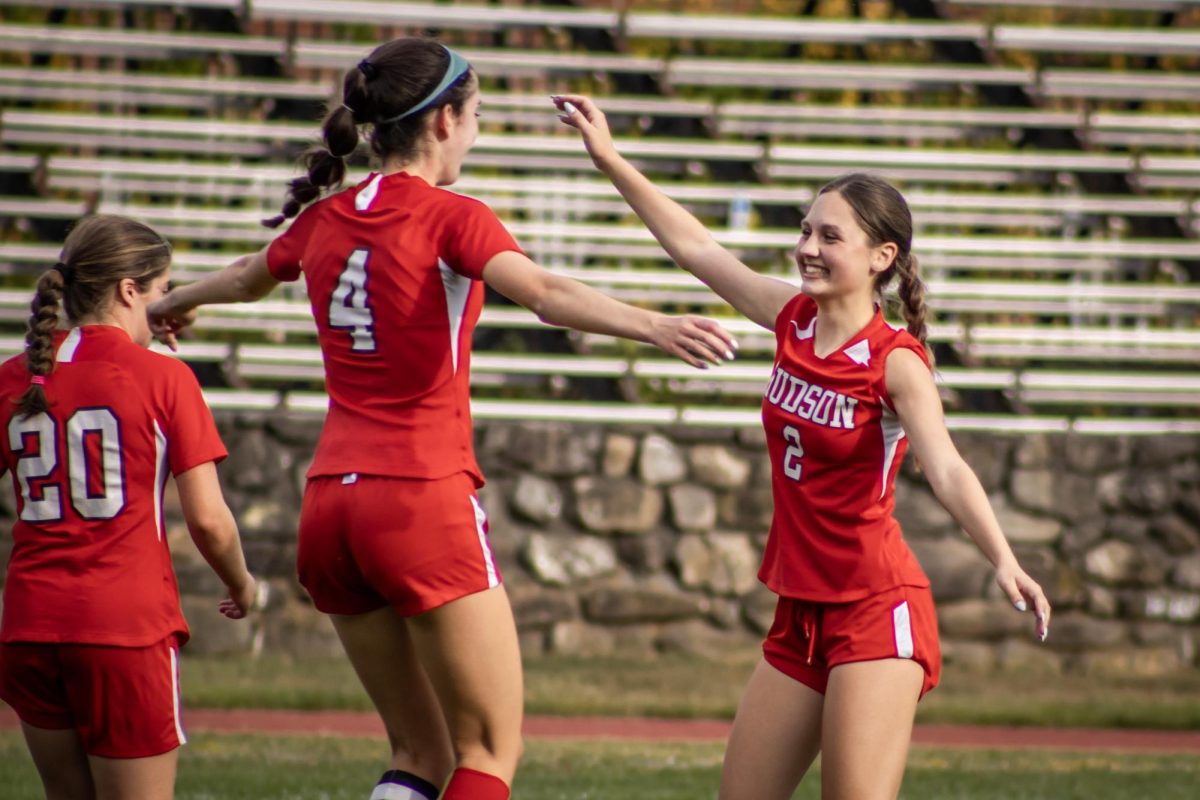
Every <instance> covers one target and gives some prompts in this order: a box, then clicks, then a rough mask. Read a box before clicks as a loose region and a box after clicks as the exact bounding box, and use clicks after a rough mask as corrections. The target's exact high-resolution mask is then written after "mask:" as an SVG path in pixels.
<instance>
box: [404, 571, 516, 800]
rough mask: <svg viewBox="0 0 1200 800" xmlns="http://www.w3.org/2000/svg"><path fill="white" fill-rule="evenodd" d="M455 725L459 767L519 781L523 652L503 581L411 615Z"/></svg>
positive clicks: (420, 652) (425, 658)
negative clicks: (420, 613)
mask: <svg viewBox="0 0 1200 800" xmlns="http://www.w3.org/2000/svg"><path fill="white" fill-rule="evenodd" d="M408 623H409V629H410V630H411V632H412V637H413V642H414V643H415V644H416V650H417V653H418V655H419V656H420V659H421V662H422V663H423V664H424V665H425V672H426V674H428V675H429V676H430V678H431V679H432V681H433V686H434V689H435V691H436V692H437V696H438V699H439V700H440V701H441V707H442V709H443V710H444V711H445V714H446V721H447V723H448V724H449V728H450V736H451V740H452V741H453V743H454V753H455V756H456V758H457V766H459V767H467V768H469V769H473V770H478V771H479V772H485V773H487V774H489V775H494V776H496V777H498V778H500V779H501V780H503V781H504V782H505V783H506V784H508V785H509V786H511V785H512V780H513V775H514V773H515V772H516V769H517V761H518V760H520V757H521V747H522V745H521V716H522V711H523V704H524V699H523V690H522V682H521V652H520V649H519V647H518V645H517V627H516V623H515V622H514V621H513V615H512V608H511V607H510V606H509V604H508V594H507V593H506V592H505V591H504V587H503V586H497V587H496V588H494V589H488V590H487V591H483V592H478V593H476V594H472V595H468V596H466V597H463V598H460V599H458V600H455V601H454V602H451V603H447V604H446V605H444V606H442V607H440V608H436V609H434V610H433V611H430V612H428V613H426V614H422V615H421V616H419V617H413V618H411V619H409V620H408Z"/></svg>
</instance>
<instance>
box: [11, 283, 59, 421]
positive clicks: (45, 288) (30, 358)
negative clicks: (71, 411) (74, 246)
mask: <svg viewBox="0 0 1200 800" xmlns="http://www.w3.org/2000/svg"><path fill="white" fill-rule="evenodd" d="M63 272H64V268H63V267H62V266H60V265H58V264H56V265H55V266H54V267H53V268H52V269H49V270H47V271H46V272H44V273H43V274H42V277H40V278H38V282H37V293H36V294H35V295H34V296H33V302H31V303H30V304H29V309H30V311H31V312H32V313H30V315H29V331H28V332H27V333H26V334H25V366H26V368H27V369H28V370H29V375H30V377H31V378H42V379H44V378H45V377H46V376H47V375H49V374H50V373H51V372H53V371H54V332H55V331H56V330H58V316H59V311H60V309H61V308H62V298H63V283H64V279H63ZM43 383H44V380H43V381H38V380H31V381H30V383H29V388H28V389H26V390H25V394H23V395H21V398H20V399H19V400H18V401H17V413H18V414H20V415H21V416H22V417H29V416H32V415H33V414H40V413H42V412H43V411H49V410H50V404H49V403H48V402H47V400H46V390H45V388H44V386H43Z"/></svg>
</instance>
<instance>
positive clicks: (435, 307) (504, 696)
mask: <svg viewBox="0 0 1200 800" xmlns="http://www.w3.org/2000/svg"><path fill="white" fill-rule="evenodd" d="M479 105H480V95H479V90H478V83H477V81H476V78H475V75H474V72H473V71H472V70H471V68H470V65H469V64H467V62H466V61H465V60H464V59H463V58H462V57H461V56H459V55H458V54H457V53H455V52H453V51H451V50H449V49H447V48H445V47H443V46H441V45H439V44H437V43H436V42H433V41H431V40H426V39H399V40H396V41H392V42H389V43H387V44H384V45H381V46H380V47H378V48H376V49H375V51H374V52H372V53H371V54H370V55H369V56H368V57H367V58H366V59H364V60H363V61H361V62H360V63H359V64H358V65H357V66H356V67H354V68H352V69H351V70H349V71H348V72H347V73H346V76H345V78H344V81H343V87H342V100H341V103H340V104H338V105H336V106H334V107H333V108H332V109H331V110H330V112H329V114H328V115H327V116H326V119H325V122H324V125H323V132H324V139H325V147H322V148H318V149H316V150H315V151H313V152H311V153H310V155H309V156H308V159H307V163H308V175H306V176H305V177H302V178H299V179H297V180H295V181H293V183H292V195H291V198H290V199H289V201H288V203H287V204H286V205H285V206H284V213H283V214H282V215H281V216H280V217H277V218H276V219H274V220H271V221H269V224H273V225H274V224H279V223H280V222H282V220H283V219H284V218H285V217H291V216H296V215H297V214H299V216H297V217H296V220H295V221H294V222H293V223H292V225H291V226H290V227H289V228H288V230H287V231H286V232H285V233H283V234H281V235H280V236H278V237H277V238H276V239H275V240H274V241H273V242H271V244H270V245H268V246H267V247H266V248H264V249H263V250H262V251H261V252H259V253H256V254H254V255H252V256H247V257H244V258H242V259H239V260H238V261H236V262H235V263H234V264H232V265H231V266H230V267H228V268H227V269H225V270H224V271H222V272H220V273H215V274H214V275H212V276H210V277H208V278H205V279H204V280H202V281H199V282H198V283H195V284H192V285H190V286H187V287H185V288H183V289H180V290H177V291H174V292H172V293H171V294H170V295H168V296H167V298H165V299H164V300H163V301H162V302H161V303H159V304H157V305H156V306H155V307H154V309H153V312H154V314H155V319H156V321H157V323H158V324H160V325H162V326H163V327H164V329H168V330H173V329H175V328H177V327H178V326H179V325H181V324H183V323H186V322H187V321H188V318H189V316H190V311H191V309H193V308H195V307H196V306H198V305H202V304H205V303H217V302H230V301H250V300H255V299H258V298H261V297H263V296H264V295H266V294H267V293H268V292H270V291H271V290H272V289H273V288H274V287H275V286H276V285H277V284H278V282H279V281H294V280H296V279H298V278H299V277H300V275H301V274H303V276H304V279H305V283H306V288H307V290H308V294H309V299H310V301H311V303H312V309H313V315H314V318H315V320H316V324H317V331H318V336H319V339H320V344H321V349H322V352H323V355H324V359H325V371H326V388H327V390H328V392H329V398H330V404H329V413H328V416H327V418H326V421H325V427H324V429H323V431H322V433H321V439H320V442H319V444H318V445H317V452H316V456H315V459H314V461H313V465H312V468H311V469H310V470H309V473H308V477H309V481H308V485H307V488H306V489H305V494H304V503H303V508H302V512H301V519H300V542H299V553H298V571H299V574H300V580H301V582H302V583H303V584H304V586H305V588H306V589H307V591H308V593H309V594H310V596H311V597H312V599H313V602H314V604H315V605H316V607H317V608H318V609H320V610H321V611H323V612H325V613H327V614H330V615H331V618H332V620H333V624H334V626H335V627H336V629H337V632H338V635H339V636H340V637H341V640H342V643H343V645H344V646H345V650H346V653H347V655H348V656H349V658H350V660H351V662H352V663H353V665H354V668H355V670H356V671H357V673H358V675H359V677H360V679H361V680H362V683H363V685H364V686H365V687H366V690H367V692H368V694H369V695H370V696H371V699H372V701H373V702H374V704H375V706H376V708H377V709H378V710H379V713H380V715H381V716H382V717H383V720H384V723H385V725H386V727H387V731H388V736H389V739H390V740H391V745H392V753H393V756H392V763H391V769H390V770H389V771H388V772H387V773H385V774H384V776H383V778H382V779H381V780H380V781H379V783H378V785H377V786H376V788H375V791H374V793H373V794H372V795H371V797H372V798H374V800H432V798H434V797H436V796H437V795H438V791H439V789H438V787H440V786H441V785H442V784H443V782H444V781H445V780H446V778H447V777H449V783H448V784H447V785H446V788H445V793H444V795H443V798H444V800H503V798H507V797H508V796H509V786H510V785H511V783H512V778H513V774H514V771H515V770H516V766H517V761H518V758H519V755H520V750H521V740H520V730H521V715H522V685H521V664H520V655H519V651H518V647H517V634H516V629H515V626H514V624H513V617H512V611H511V609H510V607H509V603H508V599H507V596H506V594H505V592H504V588H503V587H502V586H501V583H500V574H499V571H498V569H497V568H496V564H495V562H494V560H493V558H492V555H491V549H490V546H489V543H488V538H487V518H486V516H485V515H484V512H483V509H482V508H481V507H480V505H479V503H478V500H477V498H476V496H475V490H476V489H477V488H478V487H479V486H480V485H482V482H483V477H482V474H481V473H480V470H479V467H478V465H477V464H476V463H475V456H474V450H473V446H472V435H471V417H470V406H469V397H468V378H469V365H470V357H471V333H472V330H473V328H474V326H475V323H476V321H477V320H478V318H479V314H480V310H481V307H482V303H483V283H485V282H486V283H487V284H488V285H490V286H491V287H493V288H494V289H496V290H497V291H499V292H500V293H502V294H504V295H505V296H507V297H508V298H510V299H512V300H514V301H516V302H518V303H520V304H521V305H524V306H525V307H527V308H530V309H532V310H534V311H535V312H537V313H538V315H539V316H541V317H542V318H543V319H545V320H547V321H550V322H554V323H557V324H560V325H563V326H565V327H571V328H577V329H581V330H587V331H594V332H600V333H608V334H613V335H617V336H624V337H627V338H631V339H637V340H640V341H645V342H650V343H653V344H655V345H657V346H659V347H661V348H662V349H663V350H665V351H666V352H668V353H671V354H673V355H676V356H678V357H679V358H681V359H683V360H684V361H686V362H688V363H690V364H693V365H695V366H702V365H704V364H705V363H706V362H713V363H719V361H720V360H721V359H722V358H732V357H733V356H732V352H731V350H730V348H731V347H732V346H733V344H732V339H731V338H730V337H729V336H728V334H727V333H725V332H724V331H723V330H722V329H721V328H720V327H719V326H718V325H716V324H715V323H712V322H710V321H708V320H703V319H699V318H695V317H679V318H675V317H668V316H664V315H662V314H658V313H652V312H648V311H644V310H641V309H637V308H633V307H631V306H628V305H625V304H622V303H619V302H616V301H614V300H612V299H611V298H609V297H606V296H605V295H602V294H600V293H598V292H596V291H594V290H592V289H589V288H588V287H586V286H584V285H583V284H580V283H578V282H576V281H572V280H568V279H565V278H562V277H560V276H556V275H553V274H551V273H548V272H546V271H544V270H542V269H541V268H540V267H538V266H537V265H536V264H534V263H533V262H532V261H530V260H529V258H527V257H526V256H525V254H524V253H522V252H521V249H520V247H519V246H518V245H517V243H516V242H515V241H513V238H512V236H510V235H509V233H508V231H507V230H505V228H504V226H503V225H502V224H501V223H500V221H499V220H498V219H497V218H496V216H495V214H494V213H493V212H492V211H491V210H490V209H489V208H488V207H487V206H485V205H483V204H482V203H480V202H478V201H476V200H473V199H470V198H467V197H463V196H461V195H457V194H454V193H452V192H448V191H446V190H444V189H441V188H439V187H442V186H447V185H449V184H452V183H454V181H455V180H456V179H457V177H458V174H459V169H460V167H461V165H462V163H463V159H464V157H465V156H466V154H467V151H468V150H469V149H470V148H471V145H472V144H473V143H474V141H475V137H476V134H477V133H478V122H477V120H476V117H477V116H478V110H479ZM360 125H367V126H370V143H371V147H372V150H373V151H374V154H375V156H376V157H377V158H378V160H379V162H380V164H381V168H380V170H379V171H378V172H374V173H372V174H371V175H370V176H369V177H368V178H367V179H366V180H364V181H362V182H361V183H359V184H358V185H357V186H355V187H353V188H350V189H348V190H346V191H343V192H340V193H336V194H332V195H330V196H328V197H325V198H324V199H321V200H320V201H319V202H316V203H314V204H312V205H310V206H309V207H307V208H304V209H303V211H302V212H301V209H302V208H303V205H304V204H305V203H308V202H310V201H313V200H316V199H317V198H318V197H319V196H320V194H321V192H322V190H324V189H326V188H328V187H331V186H333V185H335V184H337V183H340V181H341V179H342V177H343V175H344V171H345V165H344V161H343V158H344V157H346V156H349V155H350V154H351V153H353V152H354V150H355V148H356V147H357V145H358V142H359V126H360Z"/></svg>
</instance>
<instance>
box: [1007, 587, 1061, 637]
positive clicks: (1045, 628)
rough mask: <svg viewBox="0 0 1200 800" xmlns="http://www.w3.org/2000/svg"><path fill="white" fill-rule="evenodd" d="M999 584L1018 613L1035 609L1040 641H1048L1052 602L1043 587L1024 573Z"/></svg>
mask: <svg viewBox="0 0 1200 800" xmlns="http://www.w3.org/2000/svg"><path fill="white" fill-rule="evenodd" d="M999 583H1000V589H1001V590H1002V591H1003V592H1004V594H1006V595H1007V596H1008V599H1009V602H1011V603H1012V604H1013V607H1014V608H1016V609H1017V610H1018V611H1022V612H1023V611H1028V610H1029V608H1030V606H1032V607H1033V613H1034V617H1035V619H1036V620H1037V636H1038V639H1040V640H1041V641H1043V642H1044V641H1046V637H1047V636H1049V635H1050V613H1051V611H1050V601H1049V600H1047V599H1046V594H1045V592H1043V591H1042V587H1041V586H1039V585H1038V584H1037V582H1036V581H1034V580H1033V579H1032V578H1030V577H1029V576H1028V575H1025V574H1024V573H1020V574H1018V575H1016V576H1014V577H1011V578H1008V579H1007V580H1002V581H1000V582H999Z"/></svg>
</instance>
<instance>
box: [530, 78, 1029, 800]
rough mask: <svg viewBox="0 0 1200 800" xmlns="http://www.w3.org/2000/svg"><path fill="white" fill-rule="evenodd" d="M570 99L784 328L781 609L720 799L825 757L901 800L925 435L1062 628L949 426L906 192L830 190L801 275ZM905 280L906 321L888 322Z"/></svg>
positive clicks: (774, 555)
mask: <svg viewBox="0 0 1200 800" xmlns="http://www.w3.org/2000/svg"><path fill="white" fill-rule="evenodd" d="M553 100H554V103H555V105H556V106H557V107H558V108H559V110H560V112H561V117H560V119H561V120H562V121H563V122H564V123H565V124H567V125H570V126H572V127H574V128H576V129H578V130H579V132H580V134H581V135H582V137H583V141H584V144H585V145H586V147H587V149H588V152H589V153H590V155H591V157H592V160H593V161H594V162H595V164H596V166H597V167H598V168H599V169H600V170H601V171H602V172H603V173H604V174H605V175H607V176H608V178H609V179H610V180H611V181H612V182H613V184H614V185H615V186H616V188H617V189H618V190H619V191H620V192H621V194H622V196H624V198H625V200H626V201H627V202H628V203H629V205H630V206H631V207H632V208H633V210H634V211H635V212H636V213H637V215H638V216H639V217H641V219H642V221H643V222H645V223H646V225H647V227H648V228H649V229H650V230H651V232H652V233H653V234H654V236H655V237H656V238H657V239H658V241H659V242H660V243H661V244H662V245H663V247H664V248H666V250H667V252H668V253H669V254H670V255H671V257H672V258H673V259H674V260H675V261H676V263H678V264H679V265H680V266H682V267H683V268H684V269H686V270H688V271H689V272H691V273H692V274H693V275H695V276H696V277H697V278H699V279H700V280H701V281H703V282H704V283H706V284H708V285H709V286H710V287H711V288H712V289H713V290H714V291H715V292H716V293H717V294H719V295H720V296H721V297H723V298H724V299H725V300H726V301H727V302H728V303H729V304H730V305H731V306H733V307H734V308H735V309H737V310H738V311H739V312H740V313H742V314H744V315H745V316H746V317H748V318H749V319H751V320H753V321H754V322H756V323H758V324H759V325H761V326H763V327H764V328H766V329H768V330H773V331H774V332H775V338H776V351H775V364H774V369H773V371H772V375H771V378H770V381H769V383H768V385H767V388H766V391H765V394H764V398H763V404H762V409H763V425H764V428H765V429H766V434H767V450H768V453H769V454H770V458H771V467H772V493H773V498H774V503H775V512H774V517H773V520H772V524H771V531H770V535H769V537H768V541H767V546H766V551H765V553H764V556H763V564H762V568H761V570H760V572H759V577H760V578H761V579H762V580H763V582H764V583H766V585H767V586H768V587H769V588H770V589H771V590H772V591H774V592H775V593H776V594H778V595H779V602H778V605H777V609H776V613H775V620H774V624H773V625H772V627H771V629H770V631H769V632H768V634H767V638H766V641H765V642H764V644H763V659H762V661H760V662H759V664H758V667H757V668H756V670H755V672H754V674H753V676H752V677H751V679H750V684H749V686H748V687H747V689H746V692H745V694H744V695H743V697H742V701H741V704H740V705H739V707H738V711H737V715H736V718H735V720H734V725H733V731H732V733H731V735H730V740H729V745H728V749H727V751H726V755H725V766H724V770H723V773H722V777H721V791H720V797H721V800H786V798H790V797H791V796H792V792H793V791H794V790H795V788H796V786H797V784H798V783H799V782H800V780H801V778H802V777H803V776H804V773H805V772H806V771H807V770H808V767H809V765H810V764H811V763H812V762H813V759H815V758H816V756H817V753H818V752H819V753H821V782H822V792H821V794H822V797H824V798H826V800H829V799H830V798H846V799H847V800H850V799H851V798H852V799H853V800H869V799H873V798H894V797H895V796H896V795H897V794H898V792H899V790H900V783H901V779H902V777H903V774H904V763H905V760H906V756H907V752H908V746H909V741H910V739H911V736H912V723H913V716H914V714H915V712H916V705H917V701H918V699H919V698H920V697H921V696H922V695H923V694H924V693H925V692H927V691H929V690H930V689H931V688H933V686H934V685H935V684H936V683H937V680H938V675H939V672H940V665H941V658H940V651H939V647H938V637H937V620H936V617H935V614H934V607H933V598H932V595H931V593H930V589H929V581H928V579H927V578H926V577H925V575H924V573H923V572H922V570H921V567H920V565H919V564H918V563H917V561H916V559H915V558H914V556H913V554H912V551H911V550H910V549H909V548H908V545H906V544H905V543H904V540H903V539H902V538H901V533H900V526H899V525H898V524H897V523H896V521H895V519H894V518H893V516H892V511H893V508H894V506H895V502H894V498H893V482H894V480H895V476H896V472H897V470H898V469H899V467H900V462H901V460H902V459H903V458H904V453H905V450H906V448H907V445H908V443H911V445H912V448H913V451H914V453H915V455H916V456H917V459H918V462H919V463H920V465H921V468H922V470H923V472H924V473H925V476H926V478H927V479H928V480H929V483H930V485H931V486H932V487H933V490H934V493H935V494H936V495H937V498H938V500H939V501H940V502H941V503H942V504H943V505H944V506H945V507H946V509H947V510H948V511H949V512H950V513H951V514H952V515H953V516H954V518H955V520H957V521H958V522H959V524H960V525H961V526H962V527H963V529H964V530H965V531H966V532H967V533H968V534H969V535H970V536H971V538H972V539H974V541H975V543H976V544H977V545H978V546H979V549H980V550H981V551H982V552H983V554H984V555H985V556H986V557H987V558H988V559H989V560H990V561H991V562H992V564H993V565H994V566H995V569H996V572H995V579H996V583H997V585H998V587H999V589H1000V591H1001V592H1003V594H1004V595H1005V596H1006V597H1007V598H1009V600H1010V601H1011V602H1012V603H1013V605H1014V606H1015V607H1016V608H1017V609H1018V610H1020V611H1026V610H1028V609H1029V608H1030V606H1032V610H1033V612H1034V613H1035V615H1036V630H1037V634H1038V636H1039V637H1040V638H1042V639H1043V640H1044V639H1045V637H1046V634H1047V632H1048V630H1049V623H1050V605H1049V603H1048V602H1047V601H1046V597H1045V595H1044V594H1043V592H1042V589H1041V587H1040V586H1038V584H1037V583H1036V582H1035V581H1033V580H1032V579H1031V578H1030V577H1029V576H1028V575H1027V574H1026V573H1025V572H1024V571H1023V570H1022V569H1021V567H1020V566H1019V565H1018V563H1017V560H1016V558H1015V557H1014V555H1013V552H1012V549H1011V548H1010V547H1009V545H1008V543H1007V542H1006V540H1005V538H1004V534H1003V533H1002V532H1001V530H1000V526H999V524H998V523H997V521H996V517H995V514H994V513H993V512H992V509H991V506H990V505H989V503H988V499H987V495H986V494H985V493H984V491H983V488H982V487H981V486H980V484H979V480H978V479H977V478H976V477H975V474H974V473H973V472H972V471H971V469H970V467H968V466H967V465H966V463H965V462H964V461H963V459H962V458H961V456H960V455H959V454H958V451H957V449H956V448H955V447H954V443H953V442H952V441H951V439H950V436H949V434H948V433H947V430H946V425H945V421H944V418H943V415H942V407H941V401H940V399H939V397H938V392H937V387H936V386H935V385H934V381H933V377H932V375H931V373H930V358H929V354H928V352H927V349H926V346H925V313H926V311H925V304H924V287H923V285H922V283H921V281H920V278H919V277H918V275H917V263H916V258H915V257H914V256H913V255H912V254H911V253H910V246H911V244H912V217H911V215H910V213H909V210H908V205H907V203H906V202H905V201H904V198H903V196H902V195H901V194H900V193H899V192H898V191H897V190H896V189H895V188H894V187H892V186H891V185H890V184H888V183H887V182H886V181H884V180H882V179H881V178H878V177H875V176H872V175H867V174H862V173H856V174H850V175H846V176H844V177H842V178H838V179H836V180H834V181H833V182H831V183H829V184H828V185H826V186H825V187H824V188H823V189H822V190H821V191H820V193H819V194H818V196H817V198H816V199H815V200H814V201H813V203H812V206H811V207H810V208H809V209H808V214H807V216H806V217H805V218H804V221H803V223H802V224H801V232H800V240H799V242H798V243H797V245H796V250H795V259H796V264H797V266H798V268H799V272H800V286H799V288H797V287H796V286H795V285H794V284H792V283H791V282H788V281H781V280H778V279H776V278H772V277H768V276H765V275H760V274H758V273H757V272H755V271H753V270H752V269H750V268H749V267H747V266H746V265H745V264H743V263H741V262H740V261H739V260H738V259H737V258H735V257H734V256H733V255H732V254H731V253H729V252H728V251H727V250H725V249H724V248H723V247H721V246H720V245H719V244H717V242H716V241H714V240H713V238H712V237H711V236H710V235H709V233H708V231H706V230H705V228H704V226H703V225H702V224H701V223H700V222H699V220H697V219H696V218H695V217H693V216H692V215H691V214H689V213H688V212H687V211H686V210H685V209H684V208H682V207H681V206H679V205H678V204H676V203H675V202H673V201H672V200H670V199H669V198H667V197H666V196H665V195H663V194H662V193H661V192H659V191H658V190H657V189H656V188H655V187H654V185H653V184H652V183H651V182H650V181H649V180H647V179H646V178H645V176H643V175H641V174H640V173H639V172H638V171H637V170H636V169H635V168H634V167H633V166H632V165H630V164H629V163H628V162H627V161H625V160H624V159H623V158H622V157H621V156H620V155H619V154H618V153H617V150H616V147H615V146H614V143H613V140H612V136H611V135H610V133H609V131H608V125H607V122H606V120H605V117H604V114H603V113H602V112H601V111H600V109H599V108H597V107H596V105H595V104H594V103H593V102H592V101H591V100H589V99H587V98H585V97H580V96H565V97H555V98H553ZM893 278H898V279H899V296H900V299H901V301H902V311H903V314H904V317H905V321H906V322H907V328H908V329H907V330H903V329H898V328H894V327H893V326H892V325H891V324H890V323H888V322H887V321H886V320H885V319H884V316H883V310H882V305H883V299H882V293H883V290H884V288H885V287H886V286H887V285H888V283H889V282H890V281H891V280H892V279H893Z"/></svg>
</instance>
